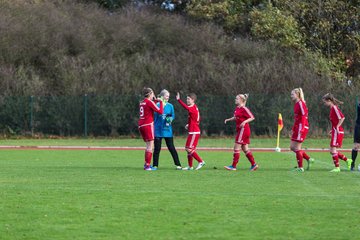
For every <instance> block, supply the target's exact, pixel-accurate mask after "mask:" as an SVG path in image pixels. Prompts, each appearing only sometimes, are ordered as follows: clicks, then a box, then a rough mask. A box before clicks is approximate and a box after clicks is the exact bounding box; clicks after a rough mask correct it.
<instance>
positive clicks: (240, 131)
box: [224, 94, 259, 171]
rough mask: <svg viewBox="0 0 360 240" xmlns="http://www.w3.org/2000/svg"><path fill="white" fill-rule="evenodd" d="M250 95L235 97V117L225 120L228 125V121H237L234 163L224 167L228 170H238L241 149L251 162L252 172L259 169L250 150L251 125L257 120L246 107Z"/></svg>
mask: <svg viewBox="0 0 360 240" xmlns="http://www.w3.org/2000/svg"><path fill="white" fill-rule="evenodd" d="M248 97H249V95H248V94H239V95H237V96H236V97H235V105H236V108H235V111H234V116H233V117H231V118H228V119H225V121H224V123H225V124H226V123H227V122H228V121H234V120H235V121H236V137H235V144H234V154H233V162H232V165H230V166H224V168H225V169H227V170H236V165H237V164H238V162H239V159H240V149H242V150H243V152H244V153H245V155H246V157H247V159H248V160H249V162H250V164H251V167H250V171H255V170H256V169H258V167H259V166H258V165H257V164H256V162H255V159H254V156H253V155H252V152H251V151H250V150H249V144H250V135H251V130H250V125H249V123H250V122H252V121H254V120H255V117H254V115H253V114H252V113H251V111H250V110H249V109H248V108H247V107H246V106H245V105H246V101H247V99H248Z"/></svg>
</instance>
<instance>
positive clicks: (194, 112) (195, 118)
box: [178, 99, 200, 134]
mask: <svg viewBox="0 0 360 240" xmlns="http://www.w3.org/2000/svg"><path fill="white" fill-rule="evenodd" d="M178 102H179V103H180V104H181V106H183V108H185V109H186V110H187V111H188V112H189V117H188V131H189V134H200V127H199V124H200V112H199V109H198V108H197V106H196V104H194V105H192V106H191V107H190V106H188V105H186V104H185V103H184V102H183V101H182V100H181V99H179V100H178Z"/></svg>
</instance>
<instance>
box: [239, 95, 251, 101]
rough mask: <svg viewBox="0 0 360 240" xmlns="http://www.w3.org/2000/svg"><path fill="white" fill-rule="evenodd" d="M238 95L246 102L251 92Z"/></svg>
mask: <svg viewBox="0 0 360 240" xmlns="http://www.w3.org/2000/svg"><path fill="white" fill-rule="evenodd" d="M238 96H239V97H240V98H241V99H242V100H243V101H244V102H246V101H247V100H248V98H249V94H248V93H244V94H242V93H240V94H239V95H238Z"/></svg>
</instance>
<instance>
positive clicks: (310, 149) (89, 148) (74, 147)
mask: <svg viewBox="0 0 360 240" xmlns="http://www.w3.org/2000/svg"><path fill="white" fill-rule="evenodd" d="M2 149H15V150H118V151H124V150H144V149H145V147H126V146H122V147H110V146H109V147H101V146H5V145H0V150H2ZM250 149H251V151H253V152H275V148H250ZM161 150H167V148H166V147H162V148H161ZM176 150H178V151H185V150H184V148H182V147H181V148H180V147H179V148H176ZM197 150H200V151H214V152H232V151H233V148H229V147H198V148H197ZM304 150H305V151H307V152H329V149H328V148H304ZM341 151H342V152H351V149H341ZM281 152H290V149H281Z"/></svg>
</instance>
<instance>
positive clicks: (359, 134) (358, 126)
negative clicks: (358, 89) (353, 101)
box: [351, 102, 360, 171]
mask: <svg viewBox="0 0 360 240" xmlns="http://www.w3.org/2000/svg"><path fill="white" fill-rule="evenodd" d="M356 109H357V111H356V112H357V115H356V122H355V129H354V147H353V149H352V151H351V159H352V163H351V170H352V171H354V168H355V161H356V157H357V154H358V151H359V148H360V102H357V107H356ZM359 170H360V165H359Z"/></svg>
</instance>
